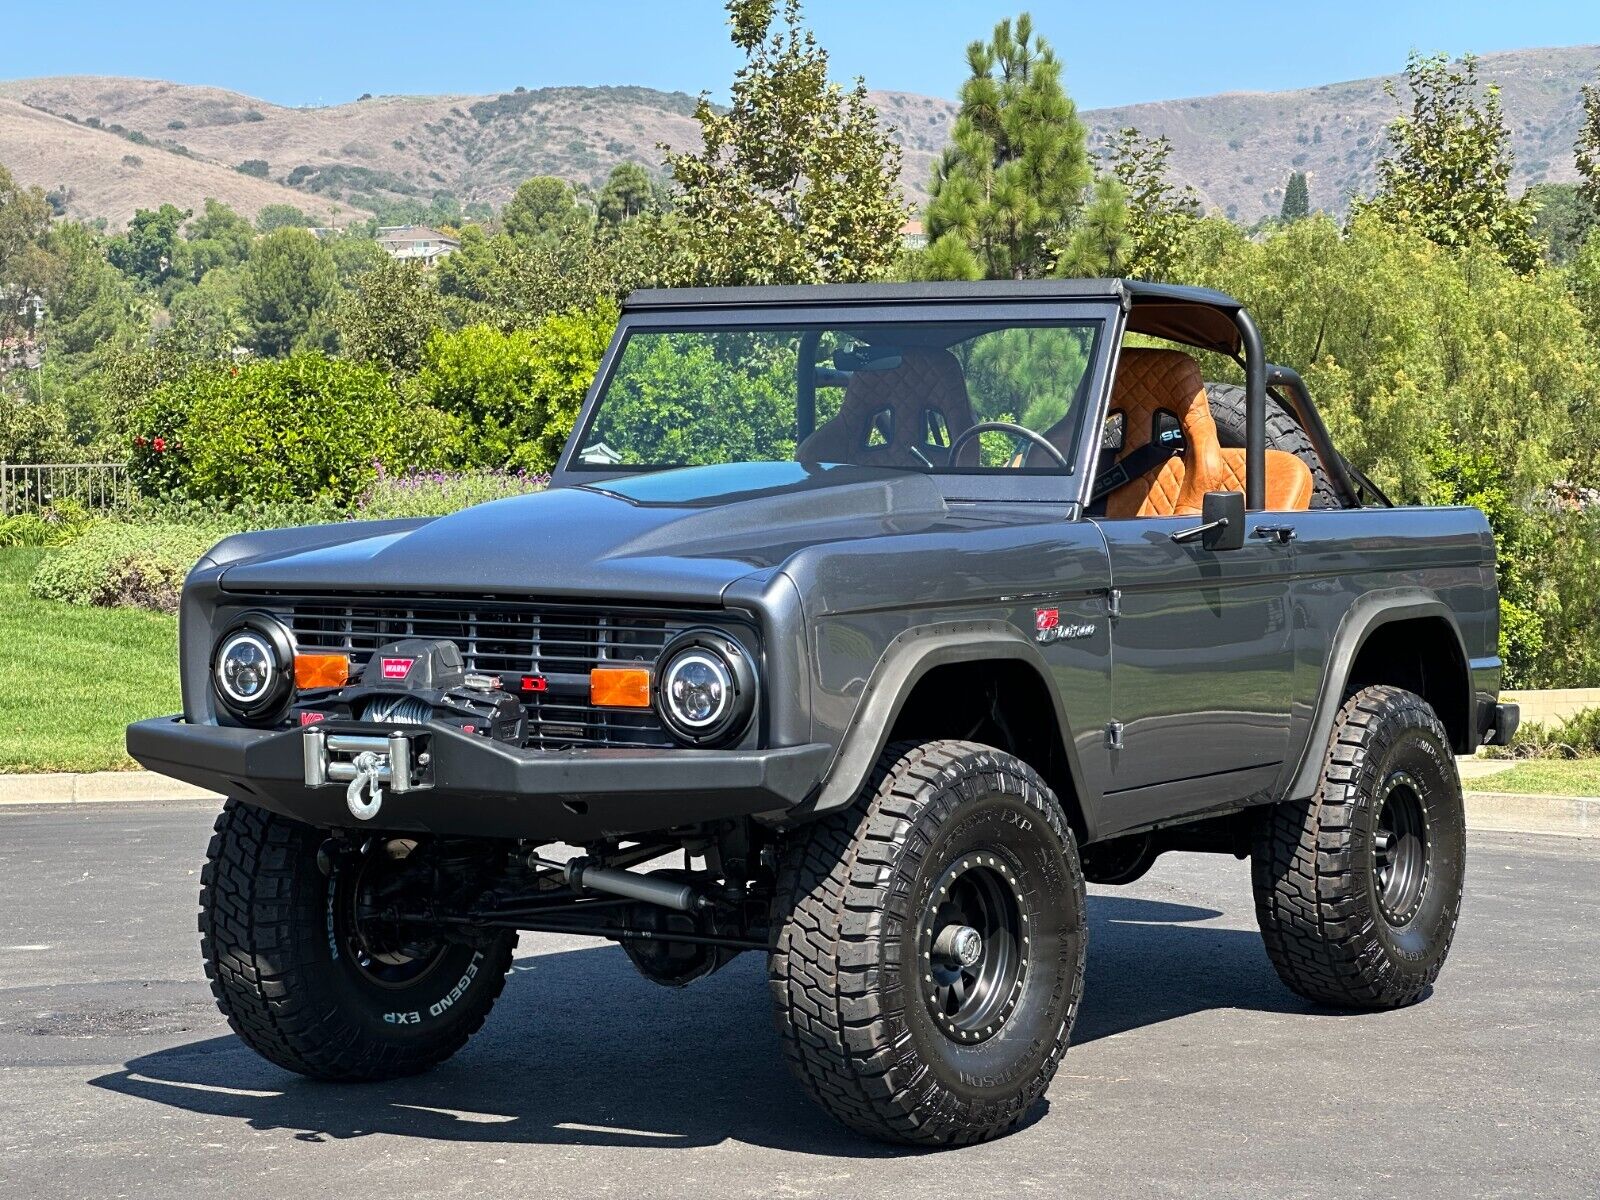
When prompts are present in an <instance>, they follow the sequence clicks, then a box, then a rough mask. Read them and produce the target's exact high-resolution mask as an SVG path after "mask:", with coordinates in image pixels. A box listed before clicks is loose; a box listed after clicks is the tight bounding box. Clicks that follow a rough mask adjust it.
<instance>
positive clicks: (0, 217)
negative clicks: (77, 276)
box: [0, 166, 55, 336]
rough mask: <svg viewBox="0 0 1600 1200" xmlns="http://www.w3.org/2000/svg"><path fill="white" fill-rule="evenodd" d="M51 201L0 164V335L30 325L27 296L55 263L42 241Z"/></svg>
mask: <svg viewBox="0 0 1600 1200" xmlns="http://www.w3.org/2000/svg"><path fill="white" fill-rule="evenodd" d="M49 233H50V204H49V202H48V201H47V200H46V199H45V195H44V192H43V191H41V190H40V189H38V188H36V187H35V188H25V187H22V186H21V185H20V184H18V183H17V181H16V180H15V179H13V178H12V176H11V172H10V171H8V170H6V168H5V167H4V166H0V336H5V335H7V334H9V333H11V332H12V331H13V330H14V329H16V327H17V326H18V325H22V326H24V327H30V328H31V325H32V320H33V318H32V312H33V309H32V306H30V305H29V304H27V300H28V299H29V298H30V297H35V296H38V295H39V294H40V293H41V292H43V290H44V288H45V286H46V284H47V282H48V280H49V278H50V276H51V274H52V273H53V270H54V265H55V264H54V263H53V262H52V260H51V256H50V253H49V251H48V250H47V249H46V248H45V242H46V239H47V238H48V236H49Z"/></svg>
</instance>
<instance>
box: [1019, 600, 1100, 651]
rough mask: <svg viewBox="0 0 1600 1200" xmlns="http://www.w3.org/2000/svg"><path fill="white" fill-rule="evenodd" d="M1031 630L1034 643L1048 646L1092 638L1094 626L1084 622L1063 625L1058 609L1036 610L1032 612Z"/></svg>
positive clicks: (1092, 623) (1090, 622) (1089, 622)
mask: <svg viewBox="0 0 1600 1200" xmlns="http://www.w3.org/2000/svg"><path fill="white" fill-rule="evenodd" d="M1033 630H1034V633H1033V640H1034V641H1036V642H1039V643H1042V644H1044V645H1049V644H1050V643H1051V642H1072V641H1076V640H1078V639H1079V638H1086V637H1093V636H1094V631H1095V624H1094V622H1093V621H1084V622H1080V623H1078V624H1076V625H1063V624H1062V623H1061V610H1060V609H1059V608H1036V609H1034V610H1033Z"/></svg>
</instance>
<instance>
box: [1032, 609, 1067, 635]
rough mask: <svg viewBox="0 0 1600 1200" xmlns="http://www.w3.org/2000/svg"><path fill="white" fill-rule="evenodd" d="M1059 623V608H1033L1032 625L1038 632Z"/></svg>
mask: <svg viewBox="0 0 1600 1200" xmlns="http://www.w3.org/2000/svg"><path fill="white" fill-rule="evenodd" d="M1060 624H1061V610H1060V609H1059V608H1036V609H1034V610H1033V627H1034V628H1035V629H1036V630H1038V631H1039V632H1040V633H1043V632H1045V630H1047V629H1054V628H1056V627H1057V626H1058V625H1060Z"/></svg>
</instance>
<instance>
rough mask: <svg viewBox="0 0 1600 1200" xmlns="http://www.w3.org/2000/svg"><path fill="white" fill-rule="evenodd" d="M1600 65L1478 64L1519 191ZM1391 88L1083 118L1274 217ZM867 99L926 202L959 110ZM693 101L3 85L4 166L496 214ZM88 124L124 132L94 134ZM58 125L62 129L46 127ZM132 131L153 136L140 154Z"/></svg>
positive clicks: (1221, 198) (917, 99) (1552, 58)
mask: <svg viewBox="0 0 1600 1200" xmlns="http://www.w3.org/2000/svg"><path fill="white" fill-rule="evenodd" d="M1597 70H1600V46H1578V47H1566V48H1560V49H1550V50H1517V51H1509V52H1505V53H1500V54H1489V55H1485V56H1484V57H1483V60H1482V68H1481V75H1482V77H1483V78H1484V79H1485V80H1490V81H1494V82H1498V83H1499V84H1500V85H1501V87H1502V92H1503V98H1504V103H1505V110H1506V115H1507V119H1508V121H1509V123H1510V125H1511V127H1512V132H1513V144H1514V148H1515V151H1516V155H1517V166H1518V175H1517V178H1518V182H1519V183H1528V182H1535V181H1538V180H1544V179H1549V180H1565V179H1571V178H1573V166H1572V141H1573V137H1574V136H1575V134H1576V132H1577V123H1578V100H1577V95H1578V87H1579V85H1580V84H1582V83H1584V82H1587V81H1588V80H1590V79H1592V78H1594V77H1595V73H1596V71H1597ZM1384 82H1385V81H1384V80H1383V79H1363V80H1356V81H1353V82H1348V83H1332V84H1325V85H1322V86H1318V87H1310V88H1305V89H1302V90H1298V91H1290V92H1271V93H1238V92H1235V93H1226V94H1222V95H1216V96H1207V97H1201V98H1196V99H1188V100H1173V101H1163V102H1160V103H1154V104H1138V105H1131V106H1127V107H1122V108H1110V109H1100V110H1093V111H1090V112H1087V113H1085V114H1084V116H1085V118H1086V120H1087V121H1088V122H1089V123H1090V125H1091V128H1092V129H1093V130H1094V138H1095V140H1096V142H1097V143H1103V141H1104V139H1105V137H1106V136H1107V135H1108V134H1109V133H1110V132H1112V131H1114V130H1116V129H1118V128H1121V127H1122V126H1124V125H1135V126H1137V127H1138V128H1139V129H1141V130H1142V131H1144V132H1145V133H1148V134H1161V133H1164V134H1166V135H1167V136H1168V137H1170V138H1171V139H1172V142H1173V147H1174V150H1173V156H1172V164H1173V167H1174V169H1175V171H1176V173H1177V175H1178V176H1179V177H1180V179H1182V180H1183V181H1185V182H1188V183H1191V184H1193V185H1194V187H1195V188H1197V189H1198V190H1199V192H1200V193H1201V195H1202V197H1203V198H1204V200H1205V202H1206V204H1207V206H1208V207H1214V208H1217V209H1220V210H1222V211H1223V212H1225V213H1227V214H1229V215H1230V216H1233V217H1234V218H1235V219H1238V220H1241V221H1247V222H1248V221H1253V220H1255V219H1256V218H1258V217H1261V216H1264V215H1267V214H1275V213H1276V212H1277V210H1278V207H1279V205H1280V204H1281V203H1282V198H1283V185H1284V183H1285V182H1286V181H1287V179H1288V176H1289V173H1290V172H1291V171H1293V170H1303V171H1305V172H1306V173H1307V175H1308V176H1309V178H1310V185H1311V198H1312V203H1313V205H1314V206H1316V207H1323V208H1329V209H1333V210H1335V211H1342V210H1343V209H1344V207H1345V205H1346V203H1347V200H1348V197H1349V195H1350V194H1351V193H1352V192H1356V191H1365V190H1367V189H1369V188H1370V187H1371V185H1372V181H1373V164H1374V162H1375V161H1376V159H1377V157H1378V155H1379V154H1380V153H1381V151H1382V148H1383V144H1384V127H1385V126H1386V125H1387V123H1388V122H1389V121H1390V120H1391V119H1392V118H1393V117H1394V115H1395V114H1396V112H1397V111H1398V105H1397V102H1396V101H1395V100H1393V99H1391V98H1390V97H1389V96H1387V95H1386V94H1385V93H1384V90H1383V88H1384ZM1070 85H1071V77H1070V72H1069V76H1068V86H1069V87H1070ZM871 96H872V102H873V104H874V105H875V106H876V107H877V108H878V109H879V111H880V112H881V113H883V115H884V117H885V119H886V121H887V122H888V123H889V124H890V125H892V126H893V127H894V128H895V129H896V131H897V136H898V137H899V138H900V140H901V143H902V145H903V146H904V147H905V150H906V154H905V171H904V181H905V184H906V188H907V193H908V195H909V196H910V198H911V199H912V200H914V201H920V200H921V199H922V198H923V189H924V185H925V184H926V181H927V179H928V175H929V172H930V170H931V168H932V164H933V161H934V159H935V158H936V156H937V155H938V153H939V151H940V149H941V148H942V147H943V146H944V144H945V143H946V141H947V140H948V138H949V131H950V128H951V126H952V124H953V123H954V120H955V112H956V106H955V105H954V103H952V102H951V101H948V100H942V99H938V98H935V97H929V96H919V95H914V94H911V93H906V92H873V93H872V94H871ZM7 100H9V101H10V102H9V103H8V102H6V101H7ZM694 105H695V100H694V97H692V96H689V95H686V94H684V93H682V92H661V91H655V90H652V89H649V88H639V87H590V88H575V87H574V88H540V89H535V90H532V91H516V92H507V93H502V94H500V95H491V96H380V97H376V98H371V99H366V100H359V101H354V102H352V103H348V104H339V105H332V106H328V107H323V108H282V107H279V106H277V105H273V104H268V103H266V102H265V101H261V100H255V99H252V98H250V97H248V96H244V95H241V94H239V93H236V92H230V91H226V90H223V89H220V88H211V87H192V86H187V85H182V84H174V83H164V82H160V81H156V80H139V79H120V78H105V77H94V76H67V77H60V78H49V79H27V80H18V81H13V82H6V83H0V162H5V163H6V164H7V165H8V166H10V167H11V168H12V169H13V171H15V172H16V173H17V174H18V176H19V177H20V178H22V179H23V180H25V181H26V182H29V183H38V184H41V185H42V186H45V187H47V188H50V187H55V186H58V185H61V184H66V185H68V186H70V187H71V188H73V189H74V191H75V193H76V195H75V197H74V200H73V209H74V211H75V212H78V213H80V214H89V215H102V216H106V217H108V218H109V219H111V220H112V222H113V223H114V224H115V223H120V222H122V221H125V220H126V219H127V216H128V214H129V213H131V212H132V208H133V206H134V205H135V204H144V205H149V204H151V203H154V202H155V201H157V200H160V199H169V198H170V199H173V200H174V201H176V202H180V203H184V204H189V203H195V201H193V200H191V199H189V197H194V196H200V195H216V196H218V197H219V198H220V199H225V200H227V201H228V202H229V203H230V204H234V205H235V206H236V207H239V208H241V209H243V210H246V211H254V210H255V209H256V208H259V207H260V206H261V205H262V204H265V203H271V202H272V199H268V198H267V196H268V195H270V196H271V197H272V198H273V199H281V198H283V196H284V195H285V194H286V193H287V194H288V196H289V198H290V199H291V200H293V201H294V202H296V203H299V204H300V205H301V206H302V207H310V206H312V205H321V206H323V207H322V208H321V210H320V211H324V212H330V211H331V206H332V205H333V204H335V203H337V204H339V205H340V206H342V207H343V209H344V210H345V211H346V213H348V210H349V209H350V208H351V207H352V206H355V207H360V206H363V205H366V204H371V203H373V202H374V201H377V200H395V199H407V198H409V199H419V200H423V201H427V200H430V199H431V198H432V197H433V196H434V195H435V193H441V192H443V193H449V194H450V195H453V196H455V197H456V198H457V199H459V200H460V201H461V202H462V203H463V204H468V203H472V202H483V203H488V204H490V205H495V206H498V205H501V204H504V203H505V201H506V200H507V199H509V198H510V196H511V193H512V191H513V190H514V189H515V188H516V186H517V184H518V183H520V182H521V181H522V180H524V179H526V178H527V177H528V176H530V175H535V174H553V175H560V176H563V177H565V178H567V179H571V180H573V181H575V182H583V183H588V184H597V183H599V182H600V181H601V180H603V179H604V178H605V176H606V174H607V173H608V172H609V171H610V170H611V168H612V167H613V166H615V165H616V164H617V163H619V162H624V161H630V160H631V161H636V162H642V163H644V164H645V165H647V166H649V167H651V168H653V169H654V168H658V167H659V165H660V162H661V152H660V150H659V149H658V148H657V145H658V143H661V142H665V143H668V144H669V145H671V146H674V147H689V146H693V145H694V144H695V141H696V139H697V137H698V126H697V125H696V124H695V122H694V119H693V112H694ZM68 118H70V121H69V120H68ZM91 119H93V120H94V121H97V122H98V123H99V125H100V126H101V128H102V130H103V129H104V128H105V127H109V126H112V125H116V126H119V127H121V129H122V130H123V133H122V134H121V135H118V134H115V133H105V132H102V131H101V130H97V129H93V128H90V127H89V126H88V125H87V122H89V121H90V120H91ZM46 122H48V123H49V124H48V129H50V130H54V131H57V133H58V134H59V136H51V135H50V134H49V133H47V132H46V128H47V126H46V125H45V124H44V123H46ZM74 122H75V123H74ZM69 134H70V136H68V135H69ZM131 135H138V136H139V137H140V138H143V139H145V140H147V141H148V142H150V143H153V144H155V145H153V146H149V147H146V146H137V145H130V144H129V142H128V137H129V136H131ZM163 146H164V147H165V148H161V147H163ZM128 154H132V155H134V156H136V157H139V158H141V159H143V160H144V161H143V162H142V163H141V165H140V167H139V168H131V167H128V166H126V165H125V164H124V162H123V159H124V156H126V155H128ZM186 155H187V156H188V157H186ZM247 160H259V161H263V162H265V163H267V164H268V166H267V178H266V179H252V178H250V177H248V176H245V175H241V174H239V173H237V172H236V171H233V170H232V168H234V167H236V166H237V165H238V164H240V163H243V162H245V161H247ZM224 180H226V181H227V183H228V184H230V185H231V189H230V190H225V189H224V188H223V181H224ZM157 184H160V185H162V186H166V187H167V188H168V189H169V190H168V191H166V192H162V191H160V190H159V188H158V187H157V186H154V185H157ZM147 185H150V186H147Z"/></svg>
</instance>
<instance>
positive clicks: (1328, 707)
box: [1283, 588, 1475, 800]
mask: <svg viewBox="0 0 1600 1200" xmlns="http://www.w3.org/2000/svg"><path fill="white" fill-rule="evenodd" d="M1419 617H1430V618H1431V617H1441V618H1443V620H1444V623H1445V625H1446V626H1447V627H1448V628H1449V630H1450V634H1451V636H1452V637H1453V638H1454V639H1455V647H1456V653H1457V654H1458V655H1459V657H1460V660H1461V673H1462V684H1461V686H1462V690H1463V693H1464V695H1465V702H1466V709H1465V711H1466V712H1467V714H1468V723H1469V724H1470V723H1471V714H1472V713H1473V711H1474V699H1475V695H1474V692H1473V686H1472V668H1471V663H1472V659H1471V658H1470V657H1469V656H1468V654H1467V647H1466V642H1465V640H1464V639H1463V638H1462V636H1461V626H1460V624H1459V623H1458V622H1457V621H1456V617H1455V613H1454V612H1452V611H1451V610H1450V607H1449V606H1448V605H1447V604H1445V603H1444V601H1442V600H1440V599H1439V597H1438V596H1436V595H1435V594H1434V593H1432V592H1430V591H1428V590H1427V589H1425V588H1386V589H1383V590H1381V591H1375V592H1368V593H1366V594H1365V595H1363V596H1361V597H1359V598H1358V599H1357V600H1356V601H1355V603H1354V604H1352V605H1351V606H1350V607H1349V608H1348V609H1346V610H1345V614H1344V616H1343V617H1341V618H1340V619H1339V627H1338V628H1337V629H1336V630H1335V631H1334V635H1333V644H1332V646H1331V647H1330V649H1329V652H1328V657H1327V661H1326V663H1325V665H1324V666H1323V669H1322V683H1321V685H1320V686H1319V688H1318V691H1317V702H1316V708H1315V709H1314V710H1313V711H1312V714H1311V731H1310V734H1309V736H1308V737H1307V739H1306V744H1305V748H1304V749H1303V750H1302V751H1301V752H1300V759H1299V761H1298V762H1297V763H1296V765H1295V769H1294V773H1293V774H1292V775H1291V776H1290V777H1289V786H1288V789H1287V790H1286V791H1285V792H1284V793H1283V794H1284V796H1285V797H1286V798H1288V799H1291V800H1309V799H1310V798H1311V796H1312V795H1313V794H1315V792H1316V790H1317V781H1318V778H1319V777H1320V775H1321V772H1322V758H1323V754H1324V753H1325V752H1326V750H1327V746H1328V738H1329V737H1330V736H1332V734H1333V722H1334V719H1335V718H1336V717H1337V716H1338V715H1339V708H1340V706H1341V705H1342V704H1343V703H1344V689H1345V684H1346V683H1347V682H1348V680H1349V678H1350V669H1351V668H1352V667H1353V666H1354V665H1355V661H1356V656H1357V655H1359V654H1360V653H1361V648H1362V647H1363V646H1364V645H1366V642H1367V639H1368V638H1369V637H1371V636H1372V634H1373V632H1374V631H1376V630H1378V629H1380V628H1382V627H1383V626H1385V625H1390V624H1393V623H1394V622H1396V621H1410V620H1415V619H1417V618H1419ZM1456 749H1457V750H1458V751H1459V747H1457V748H1456Z"/></svg>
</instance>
